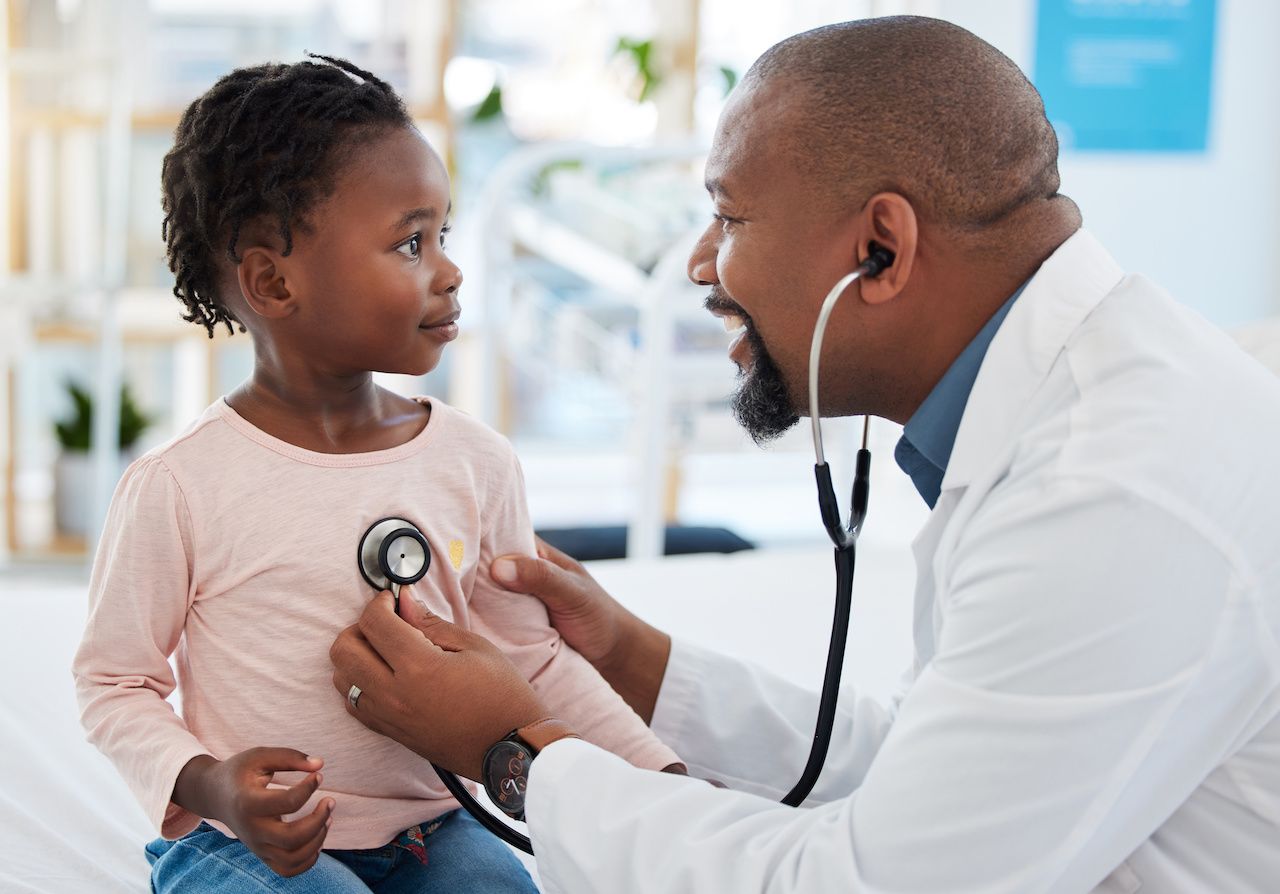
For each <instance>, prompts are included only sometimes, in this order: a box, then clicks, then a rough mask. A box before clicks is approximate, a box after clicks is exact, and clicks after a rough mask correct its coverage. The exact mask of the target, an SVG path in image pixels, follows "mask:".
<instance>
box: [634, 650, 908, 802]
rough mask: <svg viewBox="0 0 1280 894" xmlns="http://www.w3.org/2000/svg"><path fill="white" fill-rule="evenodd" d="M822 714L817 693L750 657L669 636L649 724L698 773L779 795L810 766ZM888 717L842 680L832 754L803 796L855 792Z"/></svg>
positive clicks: (772, 797) (820, 798)
mask: <svg viewBox="0 0 1280 894" xmlns="http://www.w3.org/2000/svg"><path fill="white" fill-rule="evenodd" d="M817 721H818V693H816V692H812V691H810V690H807V689H802V688H801V687H799V686H796V685H795V684H793V683H791V682H789V681H787V680H784V679H782V678H781V677H778V676H776V675H774V674H771V673H769V672H768V671H765V670H764V669H762V668H759V667H757V666H755V665H752V664H749V663H747V662H743V661H738V660H736V659H733V658H729V657H727V656H725V655H720V654H717V653H715V652H712V651H709V650H707V649H703V648H700V647H698V646H695V645H692V644H691V643H687V642H683V641H680V640H673V641H672V644H671V656H670V658H669V659H668V661H667V671H666V675H665V676H664V677H663V679H662V689H661V690H660V691H659V693H658V702H657V705H656V706H655V707H654V712H653V724H652V726H653V731H654V732H655V733H657V734H658V735H659V736H660V737H661V738H662V739H663V741H665V742H669V743H670V744H671V747H672V748H674V749H676V751H678V752H679V753H680V755H681V757H683V758H684V761H685V763H686V764H687V765H688V767H689V772H690V773H691V774H692V775H694V776H699V777H703V778H707V779H716V780H719V781H720V782H723V783H725V784H726V785H728V786H729V787H730V788H733V789H737V790H739V791H744V792H752V793H754V794H757V795H760V796H762V797H765V798H769V799H770V800H773V801H779V800H781V799H782V797H783V796H784V795H786V794H787V792H789V791H791V788H792V786H794V785H795V783H796V781H797V780H798V779H799V778H800V774H801V772H802V771H803V770H804V766H805V763H806V762H807V761H808V759H809V750H810V748H811V747H812V745H813V734H814V727H815V725H816V724H817ZM891 723H892V712H891V709H890V708H888V707H885V706H883V705H881V704H880V703H879V702H877V701H876V700H875V699H872V698H869V697H867V696H864V695H861V694H859V693H857V692H855V691H854V690H853V688H852V687H850V686H844V687H842V690H841V695H840V701H839V704H838V705H837V708H836V718H835V724H834V726H833V727H832V730H831V745H830V749H829V750H828V752H827V761H826V763H825V764H824V765H823V769H822V775H820V776H819V777H818V781H817V784H816V785H815V786H814V788H813V792H812V793H811V794H810V796H809V798H808V799H807V800H806V801H805V803H806V804H808V805H813V804H820V803H824V802H826V801H832V800H835V799H837V798H843V797H845V796H846V795H848V794H849V793H850V792H852V791H853V790H854V788H856V787H857V786H858V785H859V784H860V783H861V782H862V778H863V777H864V776H865V775H866V772H867V768H868V767H869V766H870V765H871V760H872V758H874V757H875V755H876V753H877V752H878V751H879V750H880V744H881V742H883V741H884V737H885V736H886V735H887V734H888V732H889V727H890V725H891Z"/></svg>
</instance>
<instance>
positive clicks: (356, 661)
mask: <svg viewBox="0 0 1280 894" xmlns="http://www.w3.org/2000/svg"><path fill="white" fill-rule="evenodd" d="M419 639H421V637H419ZM329 660H330V661H332V662H333V668H334V672H333V688H334V689H337V690H338V692H340V693H341V694H342V696H343V698H344V699H345V698H346V697H347V695H348V693H350V691H351V684H352V683H354V684H356V685H357V686H359V687H360V689H361V690H362V691H363V690H369V689H385V688H386V687H388V686H389V685H390V684H391V680H392V678H393V677H394V676H395V672H394V671H393V670H392V669H391V666H390V665H388V664H387V663H386V662H385V661H383V660H382V657H381V656H380V655H379V654H378V653H377V652H376V651H375V650H374V648H373V646H372V645H371V644H370V643H369V641H368V640H367V639H365V638H364V634H362V633H361V632H360V629H359V628H358V627H348V628H347V629H346V630H344V631H342V632H341V633H340V634H338V638H337V639H335V640H334V641H333V645H332V646H330V647H329ZM363 697H364V696H363V695H362V696H361V698H363Z"/></svg>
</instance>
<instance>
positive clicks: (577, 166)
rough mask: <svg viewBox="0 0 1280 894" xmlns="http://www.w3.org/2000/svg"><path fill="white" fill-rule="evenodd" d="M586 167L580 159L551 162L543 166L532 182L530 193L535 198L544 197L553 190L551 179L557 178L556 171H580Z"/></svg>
mask: <svg viewBox="0 0 1280 894" xmlns="http://www.w3.org/2000/svg"><path fill="white" fill-rule="evenodd" d="M583 167H584V165H583V164H582V159H580V158H563V159H561V160H560V161H553V162H549V163H548V164H545V165H543V166H542V169H541V170H539V171H538V173H537V174H536V175H534V178H533V180H532V182H530V184H529V192H531V193H533V195H535V196H544V195H546V194H547V190H548V189H550V188H551V178H552V177H553V176H555V173H556V171H580V170H582V168H583Z"/></svg>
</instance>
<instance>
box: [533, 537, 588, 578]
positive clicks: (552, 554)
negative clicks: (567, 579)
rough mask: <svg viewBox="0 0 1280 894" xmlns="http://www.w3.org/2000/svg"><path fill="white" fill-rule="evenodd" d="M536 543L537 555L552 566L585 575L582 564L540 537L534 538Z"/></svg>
mask: <svg viewBox="0 0 1280 894" xmlns="http://www.w3.org/2000/svg"><path fill="white" fill-rule="evenodd" d="M534 540H536V541H537V547H538V555H539V556H541V557H542V558H544V559H546V560H547V561H548V562H550V563H551V564H553V565H556V566H557V567H560V568H563V569H564V570H565V571H581V572H582V573H583V574H586V573H587V569H585V568H583V567H582V563H581V562H579V561H578V560H577V559H575V558H573V556H571V555H569V554H568V553H564V552H561V551H560V550H558V549H556V548H555V547H554V546H552V545H551V544H550V543H547V541H545V540H543V539H542V538H541V537H534Z"/></svg>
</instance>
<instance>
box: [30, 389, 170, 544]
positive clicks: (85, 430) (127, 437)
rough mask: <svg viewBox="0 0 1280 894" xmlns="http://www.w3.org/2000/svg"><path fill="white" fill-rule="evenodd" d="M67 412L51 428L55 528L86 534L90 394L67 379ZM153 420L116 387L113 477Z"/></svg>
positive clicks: (90, 469)
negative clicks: (53, 436) (116, 437)
mask: <svg viewBox="0 0 1280 894" xmlns="http://www.w3.org/2000/svg"><path fill="white" fill-rule="evenodd" d="M66 387H67V394H68V395H69V396H70V397H71V403H72V410H71V415H69V416H68V417H66V418H65V419H63V420H62V421H60V422H58V423H56V424H55V426H54V430H55V431H56V432H57V435H58V443H59V444H60V445H61V446H62V452H61V453H60V454H59V455H58V460H57V464H56V466H55V468H54V510H55V514H54V518H55V519H56V521H57V525H58V530H59V532H61V533H63V534H69V535H71V536H74V537H84V536H86V535H87V534H88V533H89V513H90V511H91V510H92V500H93V459H92V457H91V456H90V455H89V447H90V443H91V439H92V435H93V395H92V394H90V393H89V392H88V391H87V390H86V389H84V388H82V387H80V386H79V385H77V384H76V383H75V382H73V381H70V380H68V381H67V386H66ZM153 421H154V420H153V419H152V418H151V417H149V416H147V415H146V414H145V413H143V412H142V411H141V410H139V409H138V405H137V404H136V403H134V400H133V394H132V393H130V391H129V386H128V385H127V384H126V385H122V386H121V388H120V441H119V443H120V468H119V470H118V472H117V476H119V475H123V474H124V470H125V468H126V467H127V466H128V465H129V463H130V462H132V461H133V459H134V458H135V457H134V454H133V453H132V452H131V451H132V448H133V447H134V445H135V444H137V442H138V439H139V438H141V437H142V435H143V433H144V432H146V430H147V429H148V428H149V427H150V426H151V423H152V422H153Z"/></svg>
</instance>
